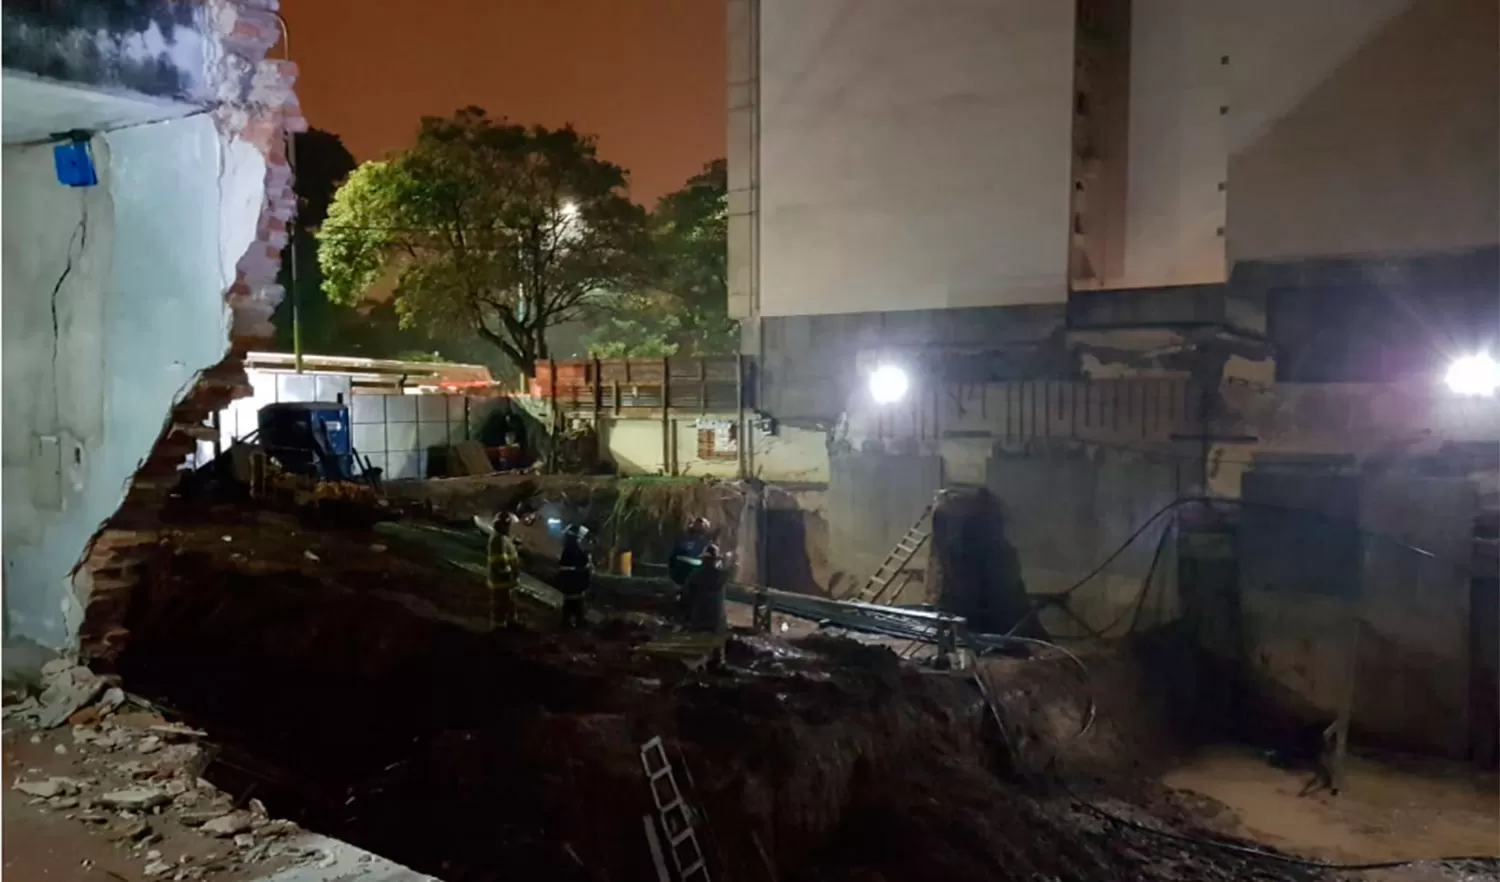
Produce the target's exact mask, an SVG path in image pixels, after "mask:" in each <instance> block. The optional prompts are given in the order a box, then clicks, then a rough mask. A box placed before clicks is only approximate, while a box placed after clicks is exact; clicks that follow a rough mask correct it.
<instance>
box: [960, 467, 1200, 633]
mask: <svg viewBox="0 0 1500 882" xmlns="http://www.w3.org/2000/svg"><path fill="white" fill-rule="evenodd" d="M1200 469H1201V466H1200V464H1199V461H1198V459H1197V457H1196V456H1195V455H1194V453H1193V451H1190V450H1187V449H1184V450H1182V451H1178V452H1175V453H1174V452H1161V453H1147V452H1140V451H1127V450H1119V449H1112V448H1100V447H1091V446H1088V445H1083V446H1068V445H1062V444H1037V445H1031V446H1030V447H1029V449H1023V450H1003V449H997V450H996V451H995V452H994V454H993V455H992V456H991V457H990V459H989V462H988V469H987V474H986V480H985V486H986V487H987V488H988V489H989V491H990V492H991V493H992V494H993V495H994V496H995V498H996V499H997V500H998V501H999V503H1000V509H1001V514H1002V516H1003V518H1004V528H1005V536H1006V539H1007V540H1008V541H1009V543H1010V544H1011V545H1012V546H1013V547H1014V548H1015V551H1016V555H1017V558H1018V559H1019V561H1020V566H1021V575H1022V578H1023V579H1024V581H1025V583H1026V590H1027V592H1028V593H1030V594H1056V593H1058V592H1061V591H1064V590H1067V589H1068V588H1070V587H1071V586H1073V585H1074V584H1076V583H1077V582H1078V580H1079V579H1082V578H1083V577H1084V576H1085V575H1086V574H1087V573H1088V572H1089V570H1091V569H1093V568H1094V567H1095V566H1096V565H1099V564H1102V563H1103V562H1104V561H1106V560H1107V559H1108V558H1109V557H1110V556H1111V555H1112V554H1114V553H1115V552H1116V551H1117V550H1118V549H1120V548H1121V546H1122V545H1124V543H1125V542H1126V541H1127V540H1129V539H1130V538H1131V536H1132V534H1134V533H1136V531H1137V530H1142V529H1143V528H1144V529H1143V532H1141V533H1140V534H1139V535H1138V536H1137V537H1136V538H1135V539H1134V541H1131V542H1130V544H1129V545H1128V546H1127V547H1125V549H1124V550H1123V551H1122V552H1121V553H1120V554H1119V556H1118V557H1116V558H1115V559H1114V560H1112V561H1110V562H1109V563H1108V565H1106V566H1105V567H1104V569H1103V570H1101V571H1100V572H1099V574H1098V575H1097V576H1095V577H1094V578H1093V579H1091V580H1090V581H1089V582H1088V583H1087V584H1086V585H1084V586H1083V587H1081V588H1079V589H1078V590H1077V591H1076V592H1075V593H1074V595H1073V596H1072V598H1071V599H1070V601H1069V604H1068V605H1069V607H1070V608H1071V609H1072V611H1073V613H1074V614H1075V615H1077V616H1078V617H1080V618H1081V619H1083V620H1084V621H1085V622H1087V623H1088V625H1089V627H1090V628H1093V629H1094V630H1097V631H1105V630H1109V631H1110V633H1118V631H1117V630H1115V629H1117V628H1120V627H1122V625H1123V621H1124V620H1126V619H1128V616H1129V613H1130V612H1131V610H1132V609H1133V607H1134V606H1135V604H1136V602H1137V601H1138V599H1139V598H1140V596H1141V593H1142V591H1144V590H1145V588H1146V584H1147V582H1146V580H1147V577H1148V575H1149V576H1153V577H1154V578H1155V580H1156V581H1155V582H1154V583H1153V584H1154V587H1155V590H1161V589H1162V587H1163V585H1164V584H1165V585H1166V587H1167V589H1169V590H1168V592H1167V593H1175V580H1174V579H1172V578H1171V577H1172V575H1173V574H1174V572H1175V561H1176V555H1175V545H1174V543H1173V542H1172V541H1171V539H1172V535H1173V534H1172V530H1171V528H1172V524H1173V518H1172V517H1171V516H1170V515H1163V516H1160V517H1157V518H1156V520H1155V521H1154V522H1151V523H1150V524H1149V525H1148V521H1151V518H1152V517H1153V516H1156V515H1158V513H1159V512H1161V510H1162V509H1163V508H1164V507H1165V506H1167V505H1169V504H1170V503H1171V502H1172V501H1173V500H1175V499H1177V498H1179V497H1181V496H1191V495H1194V494H1195V493H1196V492H1197V491H1196V486H1197V475H1198V474H1199V472H1200ZM1158 545H1161V546H1162V550H1161V551H1160V552H1158V550H1157V548H1158ZM1153 560H1155V561H1156V567H1155V571H1154V572H1153V568H1152V562H1153ZM1042 624H1043V625H1044V626H1045V627H1046V628H1047V629H1048V630H1049V631H1050V632H1052V633H1054V634H1059V635H1072V636H1080V635H1081V634H1082V633H1083V632H1082V629H1081V627H1080V626H1079V625H1078V623H1077V622H1075V621H1072V620H1070V619H1069V618H1068V617H1067V616H1066V615H1064V614H1062V613H1060V612H1058V611H1056V610H1052V611H1049V612H1046V613H1044V614H1043V616H1042Z"/></svg>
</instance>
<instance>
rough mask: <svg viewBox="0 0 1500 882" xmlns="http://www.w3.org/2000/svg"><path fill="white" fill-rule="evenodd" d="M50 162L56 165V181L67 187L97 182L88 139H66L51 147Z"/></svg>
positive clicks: (90, 185) (83, 185)
mask: <svg viewBox="0 0 1500 882" xmlns="http://www.w3.org/2000/svg"><path fill="white" fill-rule="evenodd" d="M52 164H53V165H54V166H56V167H57V182H58V183H60V184H66V185H68V186H69V187H92V186H94V185H96V184H98V183H99V176H98V174H97V173H95V171H94V154H93V151H91V150H89V142H88V141H66V142H64V143H62V144H58V145H56V146H54V147H53V148H52Z"/></svg>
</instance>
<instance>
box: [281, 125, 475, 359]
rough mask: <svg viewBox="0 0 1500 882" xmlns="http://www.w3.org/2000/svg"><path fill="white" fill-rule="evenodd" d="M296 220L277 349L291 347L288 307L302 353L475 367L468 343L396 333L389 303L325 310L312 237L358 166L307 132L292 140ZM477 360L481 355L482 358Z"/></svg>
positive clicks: (331, 139) (330, 137)
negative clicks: (436, 354) (429, 356)
mask: <svg viewBox="0 0 1500 882" xmlns="http://www.w3.org/2000/svg"><path fill="white" fill-rule="evenodd" d="M295 137H296V140H295V142H294V143H295V148H296V168H295V171H296V178H295V179H294V182H293V186H294V187H295V188H296V191H297V203H298V205H297V218H296V221H295V223H294V224H293V226H292V228H291V229H290V230H289V231H288V241H287V247H286V248H285V250H284V252H283V254H282V258H281V279H280V281H281V285H282V287H284V288H285V289H286V297H284V298H283V299H282V301H281V305H280V306H279V307H277V310H276V315H275V317H274V319H273V321H274V323H275V325H276V342H277V346H278V348H280V349H282V350H283V351H286V352H291V351H292V350H293V348H294V347H295V345H296V344H295V328H294V322H293V308H292V304H293V301H294V300H295V301H296V303H297V306H298V308H297V310H296V312H297V316H298V321H297V324H300V325H301V334H302V347H303V350H304V351H305V352H309V353H316V354H319V355H359V356H364V357H366V358H401V357H403V356H404V355H405V354H406V353H408V352H411V351H426V352H430V351H432V350H433V349H441V350H442V351H443V354H444V356H445V357H448V358H455V359H460V360H464V359H473V358H475V357H476V352H475V351H474V350H475V349H477V348H478V347H475V346H473V345H465V342H466V341H441V342H439V341H436V340H433V339H432V338H431V337H429V336H428V335H426V334H424V333H422V332H420V331H419V330H412V329H408V330H403V329H402V328H400V327H399V323H398V319H397V317H396V312H395V309H394V308H393V307H392V305H391V304H389V303H369V304H363V305H361V307H360V309H359V310H358V311H355V310H351V309H348V308H346V307H344V306H341V305H338V304H334V303H330V302H329V300H328V295H327V294H326V293H324V291H323V275H322V273H321V272H320V270H319V268H318V259H317V258H318V253H317V247H318V243H317V239H316V238H315V237H316V234H317V230H318V228H319V227H320V226H321V225H322V223H323V221H324V219H325V218H326V217H327V216H328V207H329V205H330V204H331V203H332V202H333V196H334V193H335V192H336V191H337V190H338V188H339V185H340V184H341V183H343V181H344V180H345V179H346V178H347V177H348V176H349V174H350V173H351V172H353V171H354V169H355V166H356V165H357V163H356V162H355V161H354V157H353V156H352V155H351V154H350V153H349V151H348V149H347V148H345V147H344V143H343V141H342V140H340V138H339V136H338V135H335V134H333V133H332V132H326V131H322V130H321V129H309V130H307V131H306V132H300V133H298V134H297V135H296V136H295ZM481 352H482V350H481Z"/></svg>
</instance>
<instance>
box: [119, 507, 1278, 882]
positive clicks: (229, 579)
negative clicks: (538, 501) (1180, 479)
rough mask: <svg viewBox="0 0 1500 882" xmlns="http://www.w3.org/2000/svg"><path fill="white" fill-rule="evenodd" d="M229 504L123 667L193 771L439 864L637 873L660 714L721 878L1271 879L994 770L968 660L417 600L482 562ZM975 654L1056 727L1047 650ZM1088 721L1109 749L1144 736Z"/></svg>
mask: <svg viewBox="0 0 1500 882" xmlns="http://www.w3.org/2000/svg"><path fill="white" fill-rule="evenodd" d="M225 530H226V528H225V527H224V526H223V525H219V524H205V525H203V526H202V527H201V528H200V529H199V530H198V531H196V532H193V531H181V532H180V533H179V534H177V535H175V536H174V537H171V538H170V539H169V542H168V544H166V545H164V546H163V548H162V554H161V555H160V557H159V559H158V560H157V561H156V562H155V565H154V567H153V569H152V571H151V573H150V574H149V579H148V582H149V589H148V590H147V591H145V592H142V593H141V595H140V596H139V597H138V600H139V604H138V606H137V607H136V608H134V609H133V610H132V628H133V630H134V631H135V639H133V640H132V641H130V642H129V643H128V644H127V647H126V650H125V653H124V655H123V656H122V657H121V659H120V668H121V671H122V673H124V675H125V677H126V680H127V682H128V683H129V684H130V685H131V688H132V689H134V690H136V691H139V692H141V693H143V694H145V695H147V696H149V697H151V698H153V699H155V700H159V701H161V702H162V703H163V704H165V705H167V706H169V707H171V708H173V709H174V710H175V711H177V712H178V713H180V714H181V715H183V716H184V718H185V719H186V720H187V721H189V722H191V723H193V724H195V725H197V726H199V727H200V728H203V729H206V730H208V731H210V732H212V733H214V735H215V737H217V738H219V739H221V740H222V745H221V750H220V752H219V753H218V757H219V760H218V762H217V763H216V764H215V765H213V766H212V767H210V769H209V771H208V773H207V775H208V777H209V778H210V779H211V780H214V781H215V783H217V784H219V785H220V786H221V787H223V788H224V789H225V790H227V791H230V792H239V793H243V792H245V791H246V790H247V789H250V788H252V787H253V788H254V793H255V795H256V796H257V797H258V798H260V799H261V800H262V801H263V802H265V803H266V805H267V806H269V807H270V809H271V810H272V811H273V812H274V813H276V814H279V815H283V816H287V817H292V818H296V819H298V820H301V821H302V822H303V823H305V824H306V825H307V826H309V827H312V828H314V829H317V830H320V831H323V832H326V833H329V834H332V835H336V836H339V837H340V838H343V839H346V840H348V841H351V842H353V843H355V844H359V845H363V846H365V847H369V848H372V849H375V850H377V851H378V852H380V853H381V854H384V855H387V856H389V857H391V858H393V859H395V860H398V861H400V862H402V863H405V864H408V865H410V866H413V867H415V868H417V869H420V870H424V871H428V872H431V873H434V874H437V875H439V876H441V877H442V878H444V879H446V880H448V882H469V880H489V879H499V878H556V879H573V878H577V879H584V878H587V879H638V878H639V879H650V878H652V876H653V871H652V869H651V866H652V865H651V859H650V855H649V852H648V849H647V846H646V839H645V836H644V834H643V828H642V816H643V815H646V814H648V813H650V811H651V806H650V804H649V798H650V797H649V792H648V790H647V788H646V782H645V778H644V776H643V774H642V771H641V761H640V756H639V749H640V745H641V744H642V743H644V742H645V741H647V740H648V739H650V738H652V737H654V736H661V737H662V738H663V739H664V740H665V742H666V744H667V745H668V752H669V755H670V757H671V759H672V761H673V763H674V765H675V766H676V768H677V775H678V780H679V782H681V784H682V786H683V788H684V792H685V795H686V797H687V799H688V802H689V803H690V804H691V805H692V806H693V807H694V808H695V810H697V811H698V812H699V820H700V824H699V827H698V829H699V834H700V836H701V838H702V842H703V844H704V849H705V852H706V853H707V854H708V857H709V860H710V866H711V867H712V868H713V870H714V875H715V878H720V879H747V880H757V882H759V880H763V879H766V878H777V879H785V880H804V879H805V880H824V879H854V878H864V879H888V880H892V882H895V880H908V879H910V880H919V879H929V878H934V877H939V876H947V875H953V874H960V873H962V874H967V875H968V876H971V877H978V878H990V879H999V880H1012V879H1014V880H1022V879H1025V880H1032V879H1037V878H1063V879H1077V880H1085V882H1088V880H1099V882H1104V880H1111V882H1113V880H1116V879H1121V878H1136V879H1160V880H1168V879H1170V880H1178V879H1180V880H1205V879H1207V880H1213V879H1229V878H1248V879H1257V878H1266V879H1269V878H1287V876H1286V875H1285V874H1280V875H1277V874H1269V875H1268V874H1265V873H1264V872H1262V871H1259V870H1257V869H1255V868H1252V867H1249V866H1246V865H1242V864H1240V863H1237V862H1236V861H1234V860H1232V859H1229V858H1226V857H1225V856H1223V855H1221V854H1220V853H1218V852H1214V851H1211V850H1208V849H1207V848H1194V847H1178V846H1176V845H1170V846H1165V847H1164V846H1163V844H1162V843H1161V842H1160V841H1158V840H1155V839H1151V838H1150V837H1147V836H1145V835H1144V834H1125V833H1122V832H1121V831H1120V830H1118V829H1115V828H1113V827H1108V826H1106V825H1104V824H1103V823H1102V822H1100V821H1099V820H1098V819H1095V818H1091V817H1089V816H1083V815H1079V814H1077V813H1076V812H1074V811H1073V810H1071V809H1070V808H1069V801H1068V800H1067V799H1066V798H1059V797H1058V796H1057V794H1055V793H1051V794H1049V793H1047V792H1046V791H1038V790H1034V789H1031V788H1029V787H1027V786H1023V784H1022V783H1020V782H1017V781H1014V780H1011V779H1009V778H1007V777H1005V776H1004V775H1001V774H997V770H1000V769H1002V767H1003V764H1004V757H1005V754H1004V752H1003V750H1002V749H1001V743H1002V742H1000V741H999V740H998V739H995V738H992V737H989V736H988V735H987V733H986V730H985V726H986V720H987V719H989V713H990V711H989V709H988V707H987V705H986V704H985V703H984V700H983V697H982V695H981V692H980V690H979V689H978V688H977V686H976V685H975V683H974V680H973V678H972V677H971V676H969V675H965V674H948V673H939V672H934V671H929V670H925V669H921V668H917V667H914V666H911V665H907V664H903V663H901V662H900V661H899V660H898V659H897V658H896V657H895V656H894V655H893V654H892V653H891V652H889V651H888V650H885V649H881V648H874V647H869V646H863V645H860V644H857V643H853V642H851V641H846V640H841V639H833V638H828V637H822V636H815V637H810V638H804V639H801V640H797V641H792V642H785V641H781V640H777V639H774V638H768V637H759V636H757V637H750V636H745V637H736V638H734V639H732V640H731V641H730V642H729V644H728V645H727V646H726V647H725V653H724V656H725V659H726V663H725V664H724V665H722V666H719V667H715V668H710V669H706V670H699V671H691V670H689V669H688V668H686V667H685V666H683V665H682V664H681V663H680V662H676V661H672V660H668V659H662V658H660V657H658V656H656V655H653V654H651V653H648V652H646V651H644V649H645V645H644V644H645V643H646V641H648V640H650V639H652V638H653V637H654V636H657V635H655V634H653V632H652V631H651V630H650V629H642V628H627V627H615V628H611V629H607V630H605V629H601V630H599V631H595V632H591V633H586V634H570V635H549V634H536V633H519V634H504V635H494V636H491V635H486V634H484V633H482V632H480V631H479V630H477V629H476V628H475V627H474V624H475V623H474V621H473V620H472V619H469V618H465V617H464V616H462V615H453V614H449V613H448V612H445V611H444V610H443V609H441V608H439V607H440V605H439V604H435V603H431V602H429V598H432V597H443V596H445V595H448V594H451V595H453V596H454V597H458V596H460V595H462V594H464V593H465V592H467V593H468V594H470V595H473V596H476V597H477V596H482V595H481V594H480V592H479V590H478V589H479V586H478V583H477V580H474V579H472V578H468V577H464V576H463V575H462V574H458V573H445V572H444V571H441V570H434V569H431V568H428V569H425V570H424V569H423V568H422V566H421V565H420V563H419V562H418V561H415V560H407V559H404V558H401V557H399V556H398V555H396V554H395V550H394V549H392V550H390V551H386V552H381V553H374V552H371V551H370V550H369V545H368V542H369V537H367V536H363V535H360V534H358V533H349V534H347V535H331V534H320V535H317V536H308V535H305V534H303V533H302V532H301V531H300V528H299V526H298V525H296V524H295V523H281V522H279V521H274V520H272V521H266V520H260V521H257V522H256V525H255V529H253V530H249V529H246V530H236V529H232V528H231V529H228V530H227V532H224V534H225V535H230V536H231V541H230V542H228V543H225V542H223V541H222V537H221V536H219V535H218V534H219V533H220V532H223V531H225ZM306 551H311V552H312V553H313V556H314V557H316V558H317V560H313V559H311V558H309V557H308V556H307V555H306V554H305V552H306ZM361 552H362V554H361ZM236 555H238V557H236ZM382 567H383V568H384V570H385V571H386V572H387V573H389V575H388V576H387V577H385V578H383V579H381V578H379V577H377V576H376V575H375V574H376V572H377V570H378V569H379V568H382ZM1090 665H1091V668H1097V669H1098V673H1097V674H1096V675H1095V676H1096V678H1099V677H1102V678H1103V681H1104V683H1105V689H1104V691H1106V692H1108V691H1110V690H1112V689H1113V688H1114V687H1111V686H1110V685H1109V684H1110V683H1111V682H1112V681H1110V680H1109V677H1110V676H1111V675H1110V674H1109V668H1108V666H1107V665H1106V664H1104V663H1103V662H1098V663H1096V662H1094V661H1093V660H1090ZM995 675H996V677H997V678H998V679H996V680H995V683H994V685H995V687H997V688H996V689H995V691H997V692H999V693H1001V694H1002V697H1003V698H1004V700H1006V701H1009V702H1013V703H1015V705H1016V708H1017V710H1016V711H1014V713H1015V714H1016V715H1018V719H1020V720H1022V721H1024V725H1026V726H1030V727H1031V728H1032V729H1033V730H1034V731H1035V733H1036V737H1035V739H1034V740H1035V744H1036V745H1037V749H1038V750H1043V749H1055V743H1056V741H1057V740H1058V738H1059V737H1060V736H1059V733H1062V732H1064V731H1065V730H1069V729H1073V728H1076V724H1077V722H1078V718H1079V714H1081V713H1082V711H1081V710H1079V709H1078V708H1079V707H1081V704H1080V703H1079V702H1077V701H1075V698H1076V696H1075V695H1074V692H1070V691H1069V690H1072V689H1074V687H1073V686H1070V685H1066V683H1067V682H1068V681H1069V680H1070V679H1072V678H1074V677H1075V675H1074V674H1072V673H1071V672H1069V671H1068V670H1067V668H1066V667H1065V666H1064V665H1063V663H1062V662H1054V661H1051V660H1038V661H1036V662H1027V663H1024V664H1023V663H1016V664H1014V665H1011V666H1009V667H1007V666H1005V665H1001V666H1000V667H999V669H998V670H997V671H996V672H995ZM1122 676H1124V675H1122ZM1096 685H1097V683H1096ZM1128 689H1135V687H1134V686H1130V685H1129V684H1128V683H1126V681H1124V680H1122V681H1121V683H1120V684H1119V686H1118V691H1120V692H1122V693H1123V692H1125V691H1127V690H1128ZM1110 708H1111V706H1110V705H1108V704H1105V705H1104V706H1103V707H1102V709H1101V713H1103V714H1109V713H1113V711H1112V710H1111V709H1110ZM1006 716H1007V719H1009V718H1010V717H1011V716H1012V712H1011V711H1009V710H1007V715H1006ZM1125 728H1126V730H1128V731H1134V730H1130V727H1129V726H1127V727H1125ZM1096 729H1097V735H1096V737H1098V738H1100V739H1103V740H1101V747H1100V754H1101V756H1102V757H1105V758H1108V757H1117V756H1118V755H1120V754H1122V753H1123V754H1129V753H1130V752H1131V750H1134V749H1135V748H1132V747H1129V746H1128V745H1131V744H1134V743H1136V742H1134V741H1132V740H1130V739H1132V738H1135V739H1146V738H1148V737H1150V736H1148V734H1147V729H1146V728H1144V726H1142V727H1141V728H1140V729H1139V732H1138V734H1135V735H1128V732H1125V733H1122V734H1119V735H1118V736H1115V735H1110V733H1111V731H1112V730H1111V728H1110V727H1109V726H1108V725H1104V724H1102V723H1101V724H1096ZM1106 736H1108V737H1106ZM1049 739H1050V741H1049ZM1109 739H1114V740H1109ZM1049 744H1051V745H1052V747H1050V748H1049V747H1048V745H1049ZM1038 762H1040V760H1038ZM1100 767H1101V768H1117V767H1116V766H1113V765H1110V763H1109V762H1105V761H1104V760H1101V761H1100ZM1127 795H1128V792H1127ZM1186 816H1187V815H1184V817H1186ZM1257 873H1260V875H1257Z"/></svg>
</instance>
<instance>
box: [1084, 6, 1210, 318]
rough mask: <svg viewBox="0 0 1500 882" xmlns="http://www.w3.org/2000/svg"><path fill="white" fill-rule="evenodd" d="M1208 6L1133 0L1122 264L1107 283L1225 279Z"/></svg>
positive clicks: (1121, 285)
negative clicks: (1120, 271)
mask: <svg viewBox="0 0 1500 882" xmlns="http://www.w3.org/2000/svg"><path fill="white" fill-rule="evenodd" d="M1222 5H1223V4H1222V3H1221V2H1216V0H1132V2H1131V22H1130V42H1131V46H1130V95H1129V119H1130V123H1129V130H1130V134H1129V152H1128V157H1129V159H1128V171H1127V187H1126V192H1127V199H1126V221H1125V267H1124V270H1125V271H1124V275H1123V277H1121V278H1115V279H1105V287H1109V288H1139V287H1147V286H1160V285H1195V284H1206V283H1213V282H1223V281H1224V280H1225V279H1226V278H1227V277H1228V270H1227V265H1226V263H1225V255H1224V235H1223V228H1224V224H1225V205H1226V200H1225V192H1224V187H1223V186H1222V185H1223V183H1224V181H1225V180H1226V178H1227V176H1228V173H1229V168H1228V166H1229V163H1228V149H1227V148H1228V137H1227V128H1228V122H1227V120H1228V117H1227V116H1226V115H1224V114H1223V113H1221V111H1220V109H1221V107H1223V106H1224V105H1226V104H1227V103H1228V100H1229V99H1228V90H1229V75H1228V70H1229V67H1228V65H1226V64H1224V63H1223V61H1224V56H1225V54H1226V53H1225V50H1224V49H1223V46H1224V45H1225V41H1226V39H1227V34H1225V33H1224V27H1225V24H1226V23H1225V22H1224V20H1223V15H1222V14H1221V12H1220V10H1221V8H1222Z"/></svg>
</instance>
